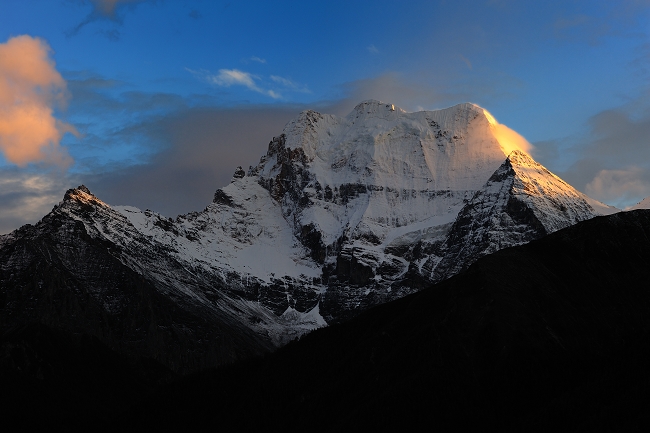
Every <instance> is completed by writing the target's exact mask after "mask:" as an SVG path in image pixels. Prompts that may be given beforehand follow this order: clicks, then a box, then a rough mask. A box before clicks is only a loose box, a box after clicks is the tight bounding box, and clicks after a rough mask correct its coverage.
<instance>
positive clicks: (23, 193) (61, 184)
mask: <svg viewBox="0 0 650 433" xmlns="http://www.w3.org/2000/svg"><path fill="white" fill-rule="evenodd" d="M76 180H77V179H75V178H74V176H70V175H69V174H66V173H63V172H62V171H56V170H54V171H49V172H35V171H30V170H21V169H17V168H15V167H3V168H1V169H0V233H9V232H10V231H11V230H14V229H16V228H18V227H20V226H22V225H23V224H26V223H31V224H33V223H36V222H37V221H38V220H39V219H41V218H42V217H43V216H44V215H46V214H47V213H48V212H49V211H50V210H51V209H52V206H53V205H55V204H56V203H58V202H59V201H61V200H62V199H63V194H64V192H65V191H66V189H67V188H70V186H71V185H73V184H74V182H75V181H76Z"/></svg>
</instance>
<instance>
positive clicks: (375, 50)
mask: <svg viewBox="0 0 650 433" xmlns="http://www.w3.org/2000/svg"><path fill="white" fill-rule="evenodd" d="M367 49H368V51H370V52H371V53H373V54H377V53H379V50H378V49H377V47H375V46H374V45H373V44H370V45H368V47H367Z"/></svg>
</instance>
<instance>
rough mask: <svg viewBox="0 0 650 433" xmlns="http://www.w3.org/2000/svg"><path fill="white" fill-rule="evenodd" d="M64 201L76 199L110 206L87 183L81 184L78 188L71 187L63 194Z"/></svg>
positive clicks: (84, 202) (85, 202)
mask: <svg viewBox="0 0 650 433" xmlns="http://www.w3.org/2000/svg"><path fill="white" fill-rule="evenodd" d="M63 201H64V202H70V201H76V202H80V203H83V204H92V205H100V206H104V207H109V206H108V205H107V204H106V203H104V202H103V201H101V200H100V199H98V198H97V197H96V196H95V195H94V194H93V193H92V192H90V190H89V189H88V187H86V185H79V186H78V187H76V188H72V189H69V190H67V191H66V192H65V195H64V196H63Z"/></svg>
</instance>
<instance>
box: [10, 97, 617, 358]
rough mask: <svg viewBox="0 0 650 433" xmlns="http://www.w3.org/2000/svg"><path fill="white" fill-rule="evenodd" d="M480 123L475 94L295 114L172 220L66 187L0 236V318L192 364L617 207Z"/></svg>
mask: <svg viewBox="0 0 650 433" xmlns="http://www.w3.org/2000/svg"><path fill="white" fill-rule="evenodd" d="M490 119H491V116H489V114H487V113H486V112H485V111H484V110H483V109H482V108H480V107H478V106H476V105H473V104H461V105H457V106H455V107H451V108H448V109H445V110H439V111H424V112H418V113H406V112H404V111H402V110H400V109H395V108H394V107H393V106H392V105H390V104H384V103H381V102H378V101H366V102H364V103H361V104H359V105H358V106H357V107H356V108H355V109H354V110H353V112H352V113H350V114H349V115H348V116H347V117H344V118H340V117H336V116H332V115H323V114H320V113H316V112H314V111H305V112H303V113H301V114H300V115H299V116H298V117H297V118H296V119H295V120H293V121H291V122H289V124H287V126H286V127H285V130H284V132H283V133H282V134H281V135H279V136H278V137H275V138H274V139H273V140H272V141H271V142H270V143H269V148H268V152H267V153H266V155H264V156H263V157H262V158H261V160H260V162H259V164H258V165H257V166H255V167H250V168H249V170H248V171H244V170H243V169H242V168H241V167H239V168H237V170H236V171H235V174H234V176H233V179H232V181H231V183H230V184H229V185H227V186H226V187H224V188H221V189H219V190H217V191H216V193H215V195H214V200H213V202H212V203H211V204H209V205H208V206H207V207H206V208H205V209H204V210H203V211H200V212H192V213H189V214H187V215H181V216H179V217H177V218H175V219H171V218H166V217H163V216H161V215H159V214H157V213H155V212H152V211H149V210H146V211H141V210H139V209H137V208H134V207H129V206H114V207H111V206H108V205H106V204H105V203H103V202H101V200H99V199H98V198H97V197H95V196H94V195H92V194H91V193H90V191H89V190H88V189H87V188H85V187H83V186H82V187H79V188H77V189H74V190H70V191H68V192H67V193H66V196H65V198H64V200H63V202H61V204H60V205H59V206H57V207H55V209H54V210H53V211H52V212H51V213H50V214H48V215H47V216H46V217H45V218H43V220H42V221H41V222H39V223H38V224H37V225H36V226H26V227H23V228H22V229H20V230H18V231H15V232H13V233H12V234H10V235H7V236H3V237H0V256H1V257H2V262H1V263H2V264H1V265H0V266H1V268H0V269H1V272H2V274H1V275H0V277H1V282H0V284H1V285H0V288H1V293H0V296H1V298H0V301H2V302H0V304H1V305H2V306H3V307H2V308H3V309H4V310H3V311H4V313H3V315H2V326H3V327H4V328H6V327H9V326H12V323H17V322H20V321H27V320H31V319H38V320H43V321H45V322H46V323H47V324H48V325H56V326H58V327H67V328H69V329H85V331H84V332H89V333H90V334H92V335H96V336H98V337H100V338H102V339H103V341H105V342H108V343H109V345H115V346H116V347H119V348H121V349H123V350H124V351H129V350H131V351H135V352H137V353H142V354H144V355H146V356H152V357H154V358H156V359H159V360H160V361H162V362H164V363H165V364H166V365H168V366H171V367H172V368H175V366H177V365H181V364H183V365H191V366H192V367H191V368H201V367H203V366H205V365H216V364H219V363H223V362H227V361H228V360H232V359H235V358H237V357H240V356H248V355H250V354H253V353H259V352H260V351H264V350H268V348H269V347H272V346H273V345H281V344H284V343H285V342H286V341H288V340H290V339H292V338H294V337H296V336H299V335H301V334H303V333H305V332H307V331H309V330H311V329H315V328H317V327H320V326H325V325H326V324H327V323H332V322H336V321H341V320H344V319H346V318H349V317H352V316H354V315H356V314H357V313H358V312H359V311H361V310H364V309H366V308H368V307H370V306H373V305H377V304H379V303H383V302H386V301H390V300H393V299H396V298H399V297H402V296H404V295H405V294H408V293H412V292H414V291H418V290H420V289H421V288H422V287H423V286H424V285H427V284H429V283H430V282H432V281H438V280H440V279H444V278H447V277H449V276H451V275H453V274H455V273H457V272H458V271H460V270H462V269H464V268H466V267H467V266H468V265H469V264H470V263H472V262H473V261H475V260H476V259H477V258H478V257H480V256H482V255H485V254H488V253H490V252H493V251H496V250H498V249H501V248H504V247H507V246H512V245H518V244H521V243H525V242H528V241H530V240H532V239H536V238H538V237H540V236H543V235H544V234H546V233H550V232H553V231H555V230H558V229H559V228H562V227H565V226H568V225H571V224H574V223H575V222H577V221H581V220H584V219H588V218H591V217H593V216H595V215H597V214H600V213H611V209H607V208H606V207H605V206H604V205H601V204H598V203H597V202H595V201H594V200H592V199H589V198H588V197H586V196H584V195H582V194H580V193H578V192H577V191H575V190H574V189H573V188H571V187H570V186H569V185H567V184H566V183H564V182H563V181H562V180H561V179H559V178H557V177H556V176H554V175H552V174H551V173H550V172H548V170H546V169H545V168H543V167H542V166H540V165H539V164H537V163H536V162H534V161H533V160H532V159H531V158H530V157H529V156H528V155H526V154H525V153H522V152H514V153H512V154H510V155H507V154H506V151H505V150H504V149H506V148H508V146H505V145H504V143H500V142H499V140H498V139H497V138H496V136H495V134H494V133H493V125H494V124H493V120H490ZM190 340H192V342H191V343H190V342H189V341H190ZM125 345H127V346H128V345H131V346H133V348H134V349H131V348H130V347H131V346H129V348H127V347H126V346H125ZM188 345H189V346H188ZM162 347H173V348H174V349H173V350H171V351H170V353H173V355H164V354H163V353H162V349H161V348H162ZM135 348H137V349H135ZM165 356H168V358H165ZM183 357H189V358H191V359H192V360H193V361H191V362H189V363H188V362H186V361H185V360H184V358H183ZM163 358H164V359H163Z"/></svg>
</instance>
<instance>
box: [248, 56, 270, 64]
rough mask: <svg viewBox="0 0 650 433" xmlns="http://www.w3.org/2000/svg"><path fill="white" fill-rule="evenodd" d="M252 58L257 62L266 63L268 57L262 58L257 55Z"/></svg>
mask: <svg viewBox="0 0 650 433" xmlns="http://www.w3.org/2000/svg"><path fill="white" fill-rule="evenodd" d="M250 60H251V61H252V62H257V63H266V59H262V58H260V57H257V56H253V57H251V58H250Z"/></svg>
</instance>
